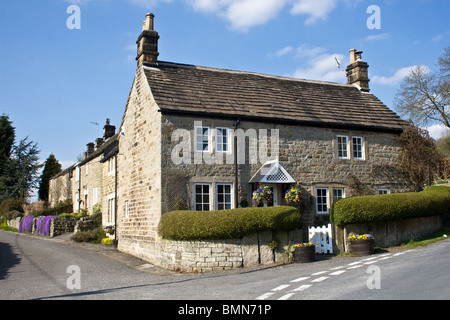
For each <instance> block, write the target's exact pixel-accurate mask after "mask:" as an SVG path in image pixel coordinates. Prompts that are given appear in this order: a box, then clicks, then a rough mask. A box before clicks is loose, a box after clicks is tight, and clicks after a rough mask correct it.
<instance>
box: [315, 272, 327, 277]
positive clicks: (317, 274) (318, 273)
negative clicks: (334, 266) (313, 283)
mask: <svg viewBox="0 0 450 320" xmlns="http://www.w3.org/2000/svg"><path fill="white" fill-rule="evenodd" d="M327 272H328V271H320V272H316V273H313V274H312V276H320V275H321V274H324V273H327Z"/></svg>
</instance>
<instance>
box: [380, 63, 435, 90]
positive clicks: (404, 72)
mask: <svg viewBox="0 0 450 320" xmlns="http://www.w3.org/2000/svg"><path fill="white" fill-rule="evenodd" d="M416 67H417V66H411V67H406V68H401V69H399V70H397V72H395V74H394V75H393V76H390V77H384V76H373V77H372V83H376V84H382V85H386V86H396V85H398V84H399V83H400V82H401V81H402V80H403V79H404V78H405V77H406V76H408V75H409V74H410V73H411V70H413V69H414V68H416ZM424 68H425V69H426V70H429V69H428V67H424Z"/></svg>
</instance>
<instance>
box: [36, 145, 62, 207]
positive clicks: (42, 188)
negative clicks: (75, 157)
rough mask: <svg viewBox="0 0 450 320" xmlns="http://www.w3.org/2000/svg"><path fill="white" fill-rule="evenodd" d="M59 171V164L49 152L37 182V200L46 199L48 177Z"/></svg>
mask: <svg viewBox="0 0 450 320" xmlns="http://www.w3.org/2000/svg"><path fill="white" fill-rule="evenodd" d="M60 172H61V164H60V163H59V162H58V160H56V158H55V156H54V155H53V154H51V155H50V156H49V157H48V158H47V160H46V161H45V164H44V170H43V171H42V175H41V177H40V183H39V192H38V196H39V200H44V201H48V192H49V183H50V178H51V177H53V176H54V175H57V174H58V173H60Z"/></svg>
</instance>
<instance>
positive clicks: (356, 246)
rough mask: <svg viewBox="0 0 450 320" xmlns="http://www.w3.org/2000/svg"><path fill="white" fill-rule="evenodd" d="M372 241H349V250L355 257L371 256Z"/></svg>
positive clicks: (373, 242)
mask: <svg viewBox="0 0 450 320" xmlns="http://www.w3.org/2000/svg"><path fill="white" fill-rule="evenodd" d="M374 244H375V241H374V239H366V240H350V250H351V252H352V253H353V254H355V255H357V256H368V255H371V254H373V250H374Z"/></svg>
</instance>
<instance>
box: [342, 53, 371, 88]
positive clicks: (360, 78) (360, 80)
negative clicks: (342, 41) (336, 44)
mask: <svg viewBox="0 0 450 320" xmlns="http://www.w3.org/2000/svg"><path fill="white" fill-rule="evenodd" d="M362 53H363V52H362V51H359V50H356V49H351V50H350V64H349V65H348V67H347V70H346V72H347V83H348V84H356V85H357V86H358V87H359V88H360V90H361V91H363V92H369V91H370V89H369V82H370V80H369V71H368V70H369V65H368V64H367V62H365V61H363V60H362V57H361V55H362Z"/></svg>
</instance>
